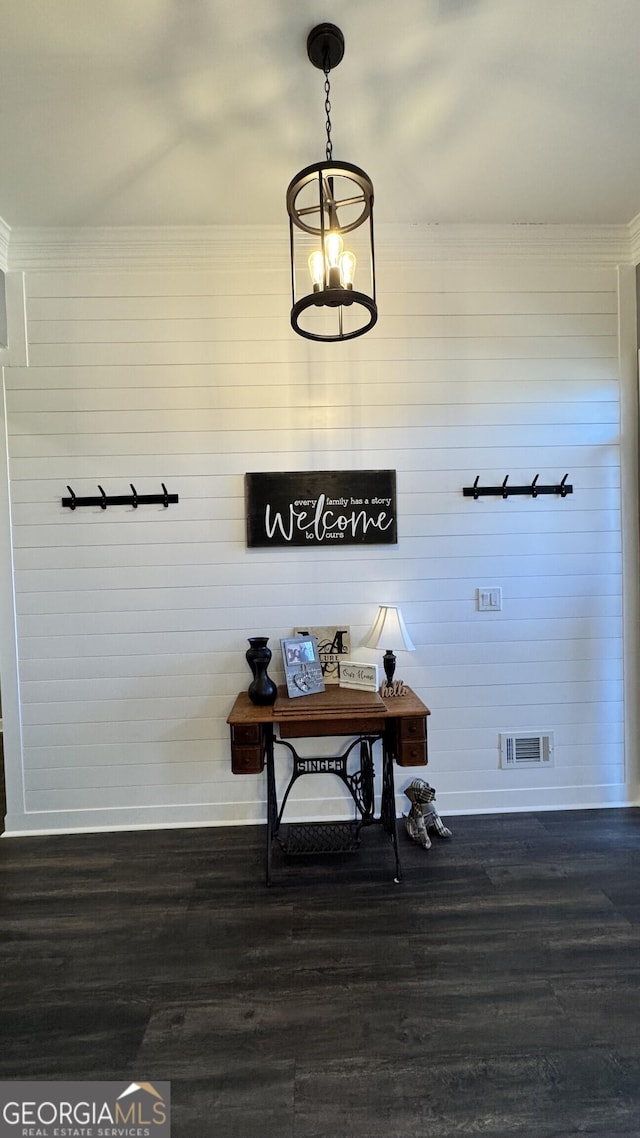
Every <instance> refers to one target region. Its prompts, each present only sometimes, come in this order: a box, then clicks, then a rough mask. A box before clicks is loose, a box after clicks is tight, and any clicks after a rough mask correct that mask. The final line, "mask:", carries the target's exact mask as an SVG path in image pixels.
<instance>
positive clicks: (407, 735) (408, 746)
mask: <svg viewBox="0 0 640 1138" xmlns="http://www.w3.org/2000/svg"><path fill="white" fill-rule="evenodd" d="M396 762H397V764H398V766H399V767H424V766H426V765H427V762H428V758H427V721H426V719H425V718H424V717H423V716H422V715H420V716H415V717H407V718H405V719H399V720H398V727H397V736H396Z"/></svg>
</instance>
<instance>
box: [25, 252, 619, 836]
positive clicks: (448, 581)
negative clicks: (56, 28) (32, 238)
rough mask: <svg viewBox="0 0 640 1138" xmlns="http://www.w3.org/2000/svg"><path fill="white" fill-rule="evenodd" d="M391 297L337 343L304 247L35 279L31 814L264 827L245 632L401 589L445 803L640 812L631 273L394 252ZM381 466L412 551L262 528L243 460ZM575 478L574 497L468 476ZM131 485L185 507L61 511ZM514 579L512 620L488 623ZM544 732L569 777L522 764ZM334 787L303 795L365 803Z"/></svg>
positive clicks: (333, 611) (358, 612)
mask: <svg viewBox="0 0 640 1138" xmlns="http://www.w3.org/2000/svg"><path fill="white" fill-rule="evenodd" d="M379 288H380V296H379V300H380V310H381V316H380V321H379V324H378V326H377V327H376V329H375V330H374V331H373V332H372V333H371V334H370V335H368V336H366V337H364V338H363V339H360V340H356V341H354V342H352V343H350V344H347V345H342V346H340V345H325V346H322V345H314V344H311V343H309V342H307V341H304V340H302V339H300V338H297V337H295V336H294V335H293V333H292V332H291V331H290V329H289V326H288V303H289V299H288V291H287V277H286V266H285V267H284V268H283V266H282V261H281V259H280V261H279V263H278V268H277V270H273V271H270V270H269V269H268V268H265V267H264V263H263V262H261V267H259V268H258V269H257V270H255V271H251V272H250V271H248V269H246V268H244V267H243V268H242V269H240V270H234V269H233V268H227V267H221V268H212V269H211V270H207V269H203V268H198V269H196V270H193V271H189V270H187V269H174V270H167V271H163V272H160V271H153V270H148V271H147V270H144V271H133V270H123V271H118V270H117V269H111V270H108V271H103V270H100V271H98V270H96V271H91V270H90V269H82V270H77V271H48V272H38V271H34V272H31V273H29V274H28V276H27V295H28V310H27V318H28V336H29V360H30V366H29V367H28V368H26V367H25V368H21V367H15V368H10V369H8V374H7V382H8V394H7V401H8V413H9V429H10V470H11V479H12V512H13V533H14V542H15V564H16V581H17V605H18V614H19V655H20V669H21V695H22V705H23V732H24V747H25V750H24V765H25V784H26V813H25V814H24V815H15V816H13V817H11V818H10V819H9V826H8V828H9V829H13V830H20V829H49V828H56V827H59V828H65V827H73V826H89V827H97V826H109V825H114V826H117V825H139V824H150V825H155V824H170V823H176V824H180V823H185V824H189V823H245V822H256V821H261V820H263V818H264V795H265V790H264V784H263V780H262V779H261V778H257V777H246V778H239V777H233V776H232V774H231V770H230V761H229V746H228V737H227V728H226V724H225V719H226V715H227V713H228V710H229V707H230V705H231V702H232V700H233V698H234V696H235V693H236V692H237V691H238V689H241V688H245V687H246V686H247V684H248V680H249V678H250V677H249V672H248V668H247V665H246V663H245V660H244V651H245V648H246V646H247V645H246V642H247V637H249V636H251V635H254V634H262V635H266V636H269V637H270V640H271V644H272V646H273V647H274V649H275V648H277V646H278V640H279V637H281V636H285V635H289V634H290V633H291V631H292V629H293V628H294V626H297V625H300V624H302V625H307V624H311V625H323V624H343V623H344V624H346V625H350V626H351V629H352V638H353V643H354V645H355V646H357V645H358V644H359V643H360V641H361V639H362V637H363V635H364V633H365V631H366V629H367V627H368V626H369V624H370V622H371V620H372V618H373V616H374V614H375V611H376V606H377V604H378V603H379V602H381V601H387V600H390V601H394V602H397V603H400V604H401V605H402V607H403V612H404V616H405V620H406V623H407V625H408V627H409V629H410V632H411V635H412V638H413V640H414V642H415V644H416V647H417V651H416V652H415V654H413V655H410V656H409V655H408V656H407V657H406V658H405V659H402V661H401V665H400V669H399V671H400V673H401V674H402V676H403V677H404V678H405V679H406V680H407V681H408V682H409V683H410V684H411V685H412V686H413V687H414V688H415V689H416V691H417V692H418V693H419V694H420V696H421V697H422V698H423V699H424V700H425V701H426V702H427V703H428V704H429V706H430V707H431V709H432V713H433V714H432V717H431V720H430V729H429V730H430V756H431V758H430V767H429V772H428V777H429V779H430V781H431V782H432V783H433V785H435V786H436V788H437V790H438V799H439V803H440V806H441V809H442V810H443V811H445V812H446V811H455V810H501V809H518V808H536V809H538V808H543V807H545V806H549V807H561V806H563V805H567V806H568V805H571V806H581V805H593V804H597V803H600V802H610V803H613V802H623V801H624V800H625V786H624V784H625V772H624V760H623V743H624V740H623V713H622V627H621V592H622V590H621V534H620V455H619V390H618V376H617V354H618V345H617V298H616V276H615V270H614V269H613V268H608V267H595V268H594V267H589V266H588V265H571V264H565V265H558V266H556V267H549V268H545V267H544V265H541V264H539V263H531V264H527V262H526V260H525V261H523V262H522V263H521V264H519V265H517V266H514V265H511V266H509V267H499V266H490V265H488V264H487V265H478V264H476V265H473V266H468V267H465V266H463V265H458V266H456V265H446V264H437V263H430V262H429V256H428V250H427V251H426V252H425V254H424V257H423V259H422V260H421V259H420V257H419V256H418V255H417V254H416V250H415V248H413V249H412V251H411V257H410V258H408V259H407V262H406V263H405V264H403V263H402V259H401V257H400V258H399V257H398V256H397V255H396V256H395V257H394V260H393V261H390V260H389V258H388V257H387V258H386V259H385V258H384V257H383V258H382V264H381V265H380V274H379ZM377 466H381V467H393V468H395V469H396V470H397V472H398V508H399V541H398V546H397V548H390V547H385V546H381V547H379V548H376V547H373V548H371V547H369V548H366V549H357V548H356V549H354V548H346V549H343V550H339V549H335V548H332V549H330V550H324V549H321V550H317V549H314V550H305V549H290V550H286V551H285V550H260V549H250V550H248V549H246V548H245V539H244V503H243V475H244V473H245V471H247V470H305V469H308V470H311V469H314V470H315V469H317V470H322V469H330V468H344V469H351V468H355V469H357V468H362V467H377ZM565 473H568V474H569V481H570V482H572V483H573V486H574V493H573V495H572V496H571V497H568V498H566V499H564V500H561V499H559V498H554V497H544V498H538V499H537V500H533V499H530V498H526V497H524V498H522V497H519V498H512V499H509V500H507V501H502V500H501V499H496V498H489V499H481V500H479V501H477V502H474V501H473V500H470V499H468V498H463V495H462V487H463V486H465V485H470V484H471V483H472V482H473V480H474V478H475V476H476V475H479V476H480V482H481V483H488V484H492V483H501V482H502V480H503V479H504V476H505V475H506V474H508V475H509V478H510V481H511V483H513V484H517V483H521V482H529V481H530V480H531V479H532V478H533V476H534V475H536V474H539V476H540V482H541V483H546V482H555V481H556V480H559V479H561V478H562V476H563V475H564V474H565ZM130 482H133V483H134V484H135V486H136V488H137V489H138V491H139V492H140V493H149V492H155V491H158V490H159V489H160V483H161V482H165V483H166V485H167V488H168V489H169V491H171V492H177V493H178V494H179V496H180V502H179V504H178V505H176V506H171V507H169V509H168V510H164V509H163V508H162V507H161V506H160V507H140V508H139V509H138V510H132V509H128V508H123V507H114V508H110V509H109V510H108V512H106V513H104V512H103V511H101V510H100V509H95V510H92V509H87V510H82V511H76V512H75V513H71V511H69V510H65V509H62V507H61V504H60V498H61V496H62V495H63V494H66V492H67V491H66V486H67V484H70V485H71V486H72V487H73V489H74V491H75V493H76V494H78V495H86V494H93V493H95V492H96V487H97V484H98V483H100V484H101V485H102V486H103V487H104V489H105V491H106V492H107V494H109V493H126V492H128V488H129V483H130ZM487 585H491V586H496V585H497V586H500V587H501V588H502V594H503V609H502V611H501V612H498V613H479V612H476V609H475V589H476V587H478V586H487ZM274 655H275V653H274ZM272 674H273V675H274V678H276V679H281V678H282V670H281V668H280V666H279V665H278V664H277V663H275V665H274V667H273V668H272ZM530 730H536V731H537V730H552V731H553V732H554V734H555V745H556V752H555V765H554V766H553V767H552V768H550V769H545V770H535V769H533V770H528V769H521V770H518V771H509V772H505V771H502V770H500V769H499V763H498V734H499V732H502V731H514V732H526V731H530ZM415 773H422V772H415ZM405 774H407V772H403V777H402V778H400V779H399V784H400V786H399V789H401V788H402V786H404V785H405V782H406V780H405V779H404V775H405ZM410 774H411V772H409V774H408V775H407V777H409V776H410ZM318 789H319V785H318V784H317V783H314V785H313V786H312V787H311V788H308V787H307V788H306V789H304V788H302V789H300V791H299V796H298V799H297V804H295V805H294V808H293V809H294V813H296V812H297V814H298V816H300V817H305V816H313V815H317V816H326V817H331V816H335V815H336V814H338V813H341V812H342V809H343V808H342V801H341V796H340V792H339V791H338V792H336V791H335V788H334V787H333V785H332V784H331V782H328V783H327V784H326V785H323V786H322V796H323V797H322V802H321V803H320V804H318V803H317V802H314V801H313V799H314V798H315V795H316V793H317V792H318Z"/></svg>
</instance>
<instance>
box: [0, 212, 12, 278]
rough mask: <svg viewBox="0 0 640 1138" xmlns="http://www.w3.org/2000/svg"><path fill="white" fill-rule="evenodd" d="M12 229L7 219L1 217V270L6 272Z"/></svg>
mask: <svg viewBox="0 0 640 1138" xmlns="http://www.w3.org/2000/svg"><path fill="white" fill-rule="evenodd" d="M10 237H11V230H10V229H9V226H8V225H7V223H6V221H3V220H2V218H1V217H0V271H2V272H6V271H7V269H8V268H9V238H10Z"/></svg>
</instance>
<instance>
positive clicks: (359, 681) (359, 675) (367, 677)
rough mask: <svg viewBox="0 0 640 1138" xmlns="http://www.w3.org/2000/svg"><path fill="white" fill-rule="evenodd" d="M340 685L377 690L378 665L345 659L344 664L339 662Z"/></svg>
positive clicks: (359, 689)
mask: <svg viewBox="0 0 640 1138" xmlns="http://www.w3.org/2000/svg"><path fill="white" fill-rule="evenodd" d="M340 687H341V688H356V690H357V691H377V690H378V665H377V664H359V663H358V661H357V660H345V662H344V664H343V663H341V664H340Z"/></svg>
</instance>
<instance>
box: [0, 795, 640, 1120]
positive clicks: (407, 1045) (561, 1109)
mask: <svg viewBox="0 0 640 1138" xmlns="http://www.w3.org/2000/svg"><path fill="white" fill-rule="evenodd" d="M448 821H449V823H450V825H451V828H452V829H453V832H454V837H453V839H452V840H451V841H448V842H442V841H441V842H437V841H434V845H433V848H432V849H431V850H430V851H429V852H426V851H424V850H422V849H421V848H420V847H418V846H417V845H415V844H413V843H411V842H409V840H408V839H407V838H406V836H405V834H404V832H402V833H401V835H400V836H401V851H402V857H403V866H404V873H405V876H404V881H403V882H402V884H401V885H394V884H393V881H392V855H391V847H390V844H389V842H388V839H387V838H386V837H385V835H384V834H383V833H382V832H381V831H380V830H379V829H378V828H377V827H376V828H375V829H371V830H368V831H365V832H364V834H363V842H362V848H361V850H360V851H359V853H357V854H354V855H342V856H336V855H333V856H325V857H313V858H303V859H285V858H284V857H283V855H276V856H275V858H274V861H275V864H274V878H275V880H274V884H273V886H272V888H271V889H270V890H267V889H266V888H265V885H264V883H263V882H264V876H263V847H262V843H263V830H262V828H248V829H244V828H229V829H188V830H160V831H147V832H137V833H128V834H95V835H94V834H87V835H85V834H82V835H69V836H60V837H47V838H21V839H9V840H3V841H2V842H0V902H1V910H0V967H1V981H0V983H1V986H2V1014H1V1023H2V1027H1V1040H0V1042H1V1048H0V1078H1V1079H28V1078H34V1079H43V1080H44V1079H61V1078H75V1079H89V1078H99V1079H134V1078H135V1079H138V1080H139V1079H145V1080H150V1081H153V1080H160V1079H169V1080H171V1083H172V1103H173V1134H174V1138H414V1136H416V1138H453V1136H454V1135H455V1136H456V1138H460V1136H461V1135H482V1136H483V1138H507V1136H509V1138H514V1136H515V1138H577V1136H578V1135H580V1136H584V1135H590V1136H593V1135H598V1136H600V1138H638V1135H639V1134H640V1002H639V999H638V997H639V989H640V983H639V975H640V810H637V809H636V810H602V811H599V810H596V811H578V812H573V813H568V814H565V813H549V814H546V813H542V814H514V815H508V816H505V815H502V816H492V817H486V816H485V817H464V818H451V819H449V820H448Z"/></svg>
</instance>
